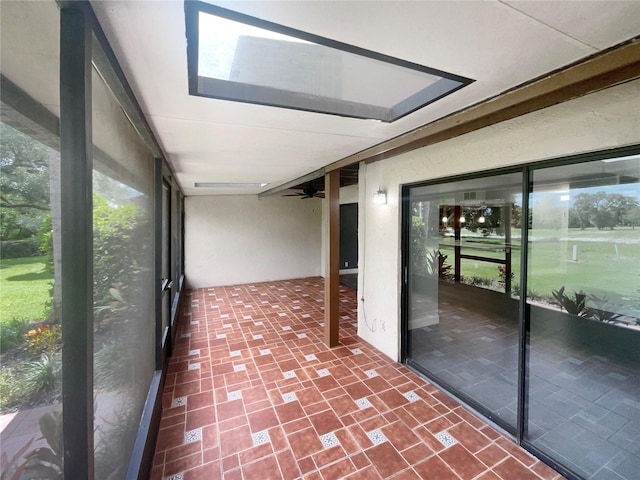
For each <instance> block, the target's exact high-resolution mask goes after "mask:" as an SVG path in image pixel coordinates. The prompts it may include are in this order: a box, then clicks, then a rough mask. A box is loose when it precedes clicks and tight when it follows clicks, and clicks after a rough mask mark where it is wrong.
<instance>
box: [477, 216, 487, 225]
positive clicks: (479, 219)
mask: <svg viewBox="0 0 640 480" xmlns="http://www.w3.org/2000/svg"><path fill="white" fill-rule="evenodd" d="M486 220H487V219H486V218H484V214H480V216H479V217H478V223H484V222H485V221H486Z"/></svg>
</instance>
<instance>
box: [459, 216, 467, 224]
mask: <svg viewBox="0 0 640 480" xmlns="http://www.w3.org/2000/svg"><path fill="white" fill-rule="evenodd" d="M466 221H467V219H466V218H464V215H460V223H464V222H466Z"/></svg>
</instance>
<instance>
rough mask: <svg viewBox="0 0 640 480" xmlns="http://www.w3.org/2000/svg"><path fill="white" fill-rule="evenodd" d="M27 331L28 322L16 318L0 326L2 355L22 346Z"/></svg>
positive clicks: (0, 349) (0, 350) (0, 351)
mask: <svg viewBox="0 0 640 480" xmlns="http://www.w3.org/2000/svg"><path fill="white" fill-rule="evenodd" d="M26 331H27V324H26V322H25V321H24V320H21V319H18V318H15V317H14V318H12V319H11V320H7V321H5V322H4V323H2V324H0V353H4V352H6V351H7V350H11V349H12V348H15V347H17V346H18V345H21V344H22V343H23V342H24V338H23V337H22V335H24V333H25V332H26Z"/></svg>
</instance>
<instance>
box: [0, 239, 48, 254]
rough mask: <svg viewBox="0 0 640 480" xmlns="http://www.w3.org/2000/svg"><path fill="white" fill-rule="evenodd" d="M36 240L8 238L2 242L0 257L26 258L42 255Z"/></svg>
mask: <svg viewBox="0 0 640 480" xmlns="http://www.w3.org/2000/svg"><path fill="white" fill-rule="evenodd" d="M41 254H42V252H40V249H39V248H38V242H37V241H36V240H32V239H27V240H7V241H4V242H0V258H24V257H37V256H38V255H41Z"/></svg>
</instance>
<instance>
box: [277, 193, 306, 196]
mask: <svg viewBox="0 0 640 480" xmlns="http://www.w3.org/2000/svg"><path fill="white" fill-rule="evenodd" d="M300 195H304V193H289V194H287V195H282V196H283V197H299V196H300Z"/></svg>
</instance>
